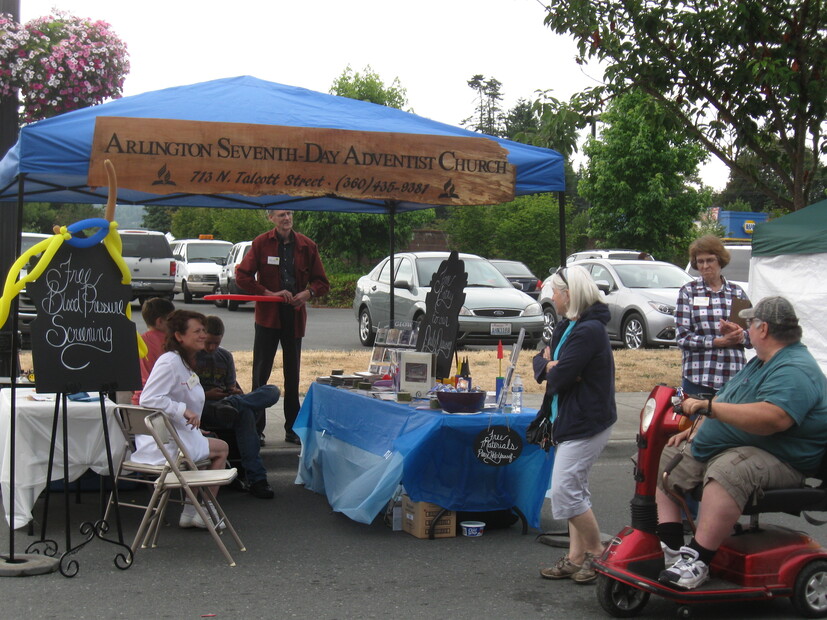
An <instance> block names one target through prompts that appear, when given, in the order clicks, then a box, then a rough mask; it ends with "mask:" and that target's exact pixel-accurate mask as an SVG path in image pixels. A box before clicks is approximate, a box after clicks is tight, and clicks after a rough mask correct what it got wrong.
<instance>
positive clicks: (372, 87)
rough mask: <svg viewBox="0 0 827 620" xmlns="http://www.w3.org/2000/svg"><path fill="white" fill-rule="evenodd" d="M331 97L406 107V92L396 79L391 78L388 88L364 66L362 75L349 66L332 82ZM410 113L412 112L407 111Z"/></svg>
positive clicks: (375, 74) (376, 74)
mask: <svg viewBox="0 0 827 620" xmlns="http://www.w3.org/2000/svg"><path fill="white" fill-rule="evenodd" d="M329 92H330V94H331V95H339V96H340V97H349V98H350V99H358V100H359V101H369V102H370V103H377V104H379V105H384V106H388V107H389V108H397V109H399V110H402V109H404V108H405V106H407V105H408V91H407V90H406V89H405V88H403V87H402V84H401V83H400V81H399V78H398V77H395V78H393V82H391V85H390V86H385V83H384V82H383V81H382V78H380V77H379V74H378V73H376V71H374V70H373V69H371V67H370V65H368V66H366V67H365V68H364V69H363V70H362V73H359V72H358V71H354V70H353V69H352V68H351V66H350V65H348V66H347V68H346V69H345V70H344V71H342V74H341V75H340V76H339V77H337V78H336V79H335V80H334V81H333V85H332V86H331V87H330V91H329ZM409 111H412V110H409Z"/></svg>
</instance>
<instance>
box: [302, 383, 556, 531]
mask: <svg viewBox="0 0 827 620" xmlns="http://www.w3.org/2000/svg"><path fill="white" fill-rule="evenodd" d="M534 415H535V412H534V411H527V412H526V413H522V414H508V415H505V414H501V413H493V414H489V413H480V414H476V415H448V414H444V413H442V412H441V411H430V410H421V409H415V408H414V407H412V406H410V405H404V404H398V403H395V402H391V401H381V400H378V399H375V398H370V397H367V396H365V395H363V394H359V393H356V392H351V391H347V390H342V389H338V388H333V387H330V386H326V385H321V384H318V383H314V384H312V385H311V386H310V390H309V391H308V393H307V396H306V397H305V399H304V403H303V404H302V408H301V411H300V412H299V416H298V419H297V420H296V422H295V424H294V425H293V430H294V431H295V432H296V433H297V434H298V435H299V437H300V438H301V440H302V445H303V448H302V456H301V460H300V463H299V471H298V475H297V477H296V483H297V484H304V485H305V486H306V487H307V488H308V489H311V490H313V491H315V492H317V493H323V494H325V495H326V496H327V499H328V502H330V506H331V507H332V508H333V510H335V511H337V512H341V513H343V514H345V515H347V516H348V517H350V518H351V519H353V520H354V521H359V522H361V523H370V522H372V521H373V519H374V518H375V517H376V515H378V514H379V512H380V511H381V510H382V509H383V508H384V507H385V505H386V504H387V502H388V501H389V500H390V499H391V498H392V497H393V493H394V491H395V490H396V488H397V485H398V484H399V483H400V482H401V483H402V484H403V485H404V486H405V491H406V492H407V493H408V495H409V496H410V497H411V499H412V500H413V501H427V502H433V503H435V504H438V505H439V506H442V507H444V508H448V509H450V510H463V511H474V512H476V511H480V512H482V511H488V510H500V509H507V508H511V507H512V506H516V507H517V508H519V509H520V510H521V511H522V513H523V514H524V515H525V516H526V519H527V520H528V523H529V525H530V526H532V527H535V528H537V527H539V526H540V509H541V508H542V505H543V499H544V497H545V492H546V490H547V489H548V487H549V481H550V478H551V468H552V464H553V461H554V457H553V451H552V452H551V453H547V452H544V451H543V450H541V449H540V448H539V447H537V446H536V445H532V444H528V443H524V444H523V451H522V454H521V455H520V457H519V458H518V459H517V460H516V461H514V462H513V463H510V464H508V465H504V466H500V467H493V466H491V465H486V464H484V463H482V462H481V461H479V460H478V459H477V458H476V455H475V454H474V450H473V443H474V438H475V437H476V436H477V434H478V433H479V432H480V431H482V430H485V429H487V428H488V427H489V426H490V425H502V426H508V427H510V428H512V429H515V430H516V431H517V432H518V433H519V434H520V436H521V437H523V438H524V437H525V429H526V427H527V426H528V424H529V423H530V422H531V420H533V419H534Z"/></svg>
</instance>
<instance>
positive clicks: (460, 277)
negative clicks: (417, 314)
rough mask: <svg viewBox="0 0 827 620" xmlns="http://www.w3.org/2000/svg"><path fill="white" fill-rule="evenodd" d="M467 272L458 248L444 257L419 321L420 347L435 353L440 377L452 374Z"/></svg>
mask: <svg viewBox="0 0 827 620" xmlns="http://www.w3.org/2000/svg"><path fill="white" fill-rule="evenodd" d="M466 284H468V274H467V273H465V263H464V261H461V260H460V259H459V254H457V252H451V254H450V256H449V257H448V258H447V259H445V260H444V261H442V263H441V264H440V266H439V269H437V270H436V273H434V275H433V277H432V278H431V290H430V292H429V293H428V294H427V295H426V296H425V317H424V318H423V319H422V323H420V325H419V337H418V338H417V341H416V350H417V351H426V352H428V353H433V354H434V358H435V360H436V366H435V368H434V374H435V376H436V378H437V379H444V378H446V377H450V376H451V375H452V374H453V373H452V372H451V365H452V361H453V360H452V358H453V356H454V347H455V346H456V340H457V330H458V328H459V311H460V308H462V304H464V303H465V292H464V290H465V285H466Z"/></svg>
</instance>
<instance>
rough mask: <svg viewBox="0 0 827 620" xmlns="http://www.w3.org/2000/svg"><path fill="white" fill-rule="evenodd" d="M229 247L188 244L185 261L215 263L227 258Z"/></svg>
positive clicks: (209, 244)
mask: <svg viewBox="0 0 827 620" xmlns="http://www.w3.org/2000/svg"><path fill="white" fill-rule="evenodd" d="M231 247H232V246H231V245H230V244H229V243H228V244H227V245H224V244H223V243H190V244H189V245H188V246H187V260H188V261H190V262H198V261H208V262H211V263H217V262H219V261H221V260H223V259H225V258H226V257H227V254H228V253H229V251H230V248H231Z"/></svg>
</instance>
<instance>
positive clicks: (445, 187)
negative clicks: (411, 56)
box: [88, 116, 515, 205]
mask: <svg viewBox="0 0 827 620" xmlns="http://www.w3.org/2000/svg"><path fill="white" fill-rule="evenodd" d="M507 157H508V152H507V151H506V149H504V148H503V147H501V146H500V145H499V144H498V143H497V142H496V141H494V140H491V139H489V138H482V137H480V138H472V137H469V138H462V137H454V136H433V135H420V134H406V133H383V132H375V131H349V130H344V129H319V128H314V127H285V126H280V125H248V124H241V123H210V122H201V121H182V120H171V119H152V118H122V117H110V116H99V117H98V118H97V119H96V121H95V137H94V142H93V144H92V157H91V159H90V161H89V181H88V184H89V185H90V186H91V187H99V186H103V185H105V184H106V177H105V173H104V168H103V165H102V164H103V161H104V160H105V159H109V160H111V161H112V163H113V164H114V165H115V168H116V169H117V170H118V181H119V186H120V187H121V188H124V189H132V190H137V191H142V192H150V193H153V194H173V193H195V194H241V195H245V196H263V195H278V194H288V195H291V196H324V195H328V194H335V195H337V196H343V197H349V198H371V199H380V200H385V199H390V200H401V201H406V202H421V203H427V204H440V205H481V204H497V203H501V202H508V201H509V200H512V199H513V198H514V182H515V181H514V180H515V171H514V167H513V166H512V165H511V164H509V163H508V159H507Z"/></svg>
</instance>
